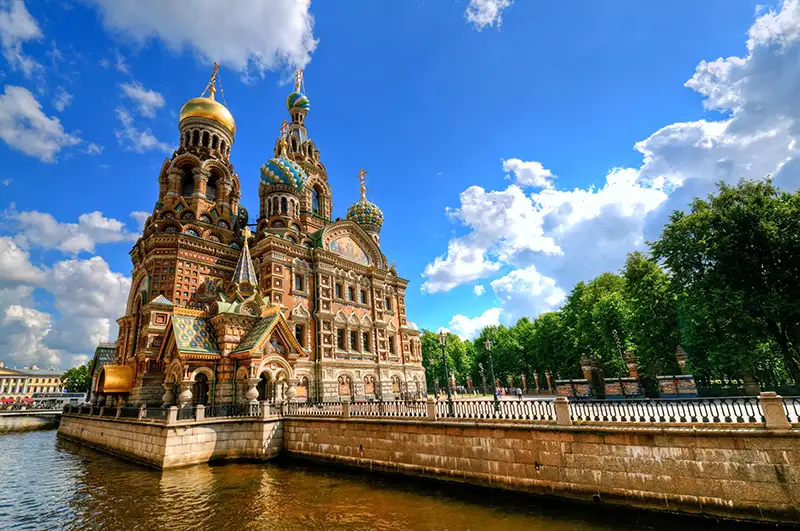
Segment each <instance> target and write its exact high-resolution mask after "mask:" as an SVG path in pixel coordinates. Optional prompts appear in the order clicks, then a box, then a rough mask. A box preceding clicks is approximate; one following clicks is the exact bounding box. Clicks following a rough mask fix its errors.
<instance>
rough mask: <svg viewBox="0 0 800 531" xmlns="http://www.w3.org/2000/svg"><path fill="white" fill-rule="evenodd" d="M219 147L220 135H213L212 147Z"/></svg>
mask: <svg viewBox="0 0 800 531" xmlns="http://www.w3.org/2000/svg"><path fill="white" fill-rule="evenodd" d="M217 147H219V137H218V136H217V135H212V136H211V149H217Z"/></svg>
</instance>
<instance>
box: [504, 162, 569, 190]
mask: <svg viewBox="0 0 800 531" xmlns="http://www.w3.org/2000/svg"><path fill="white" fill-rule="evenodd" d="M503 171H505V172H509V173H513V174H514V180H515V181H516V183H517V184H518V185H519V186H520V187H524V188H527V187H534V188H549V187H550V186H552V183H551V181H552V180H553V179H555V178H556V176H555V175H553V172H551V171H550V170H548V169H546V168H545V167H544V166H542V163H541V162H536V161H530V162H524V161H521V160H520V159H508V160H504V161H503Z"/></svg>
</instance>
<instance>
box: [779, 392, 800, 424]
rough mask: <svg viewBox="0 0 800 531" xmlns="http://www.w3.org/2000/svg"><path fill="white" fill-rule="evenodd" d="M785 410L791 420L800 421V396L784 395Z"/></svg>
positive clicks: (793, 421)
mask: <svg viewBox="0 0 800 531" xmlns="http://www.w3.org/2000/svg"><path fill="white" fill-rule="evenodd" d="M783 410H784V412H785V413H786V418H787V419H788V420H789V422H792V423H797V422H800V397H797V396H790V397H783Z"/></svg>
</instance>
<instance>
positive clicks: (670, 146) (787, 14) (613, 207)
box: [423, 0, 800, 319]
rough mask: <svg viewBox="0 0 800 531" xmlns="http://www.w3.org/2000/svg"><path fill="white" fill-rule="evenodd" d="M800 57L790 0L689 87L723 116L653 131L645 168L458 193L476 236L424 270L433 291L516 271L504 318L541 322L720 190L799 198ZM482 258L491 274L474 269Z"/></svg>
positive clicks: (799, 5)
mask: <svg viewBox="0 0 800 531" xmlns="http://www.w3.org/2000/svg"><path fill="white" fill-rule="evenodd" d="M798 56H800V0H787V1H785V2H784V3H783V4H782V6H781V9H780V10H777V11H768V12H761V13H759V14H758V15H757V19H756V20H755V22H754V23H753V25H752V27H751V28H750V30H749V32H748V40H747V43H746V54H745V55H744V56H743V57H735V56H734V57H728V58H725V59H723V58H720V59H716V60H713V61H701V62H700V63H699V64H698V65H697V68H696V69H695V72H694V74H693V75H692V77H691V79H689V80H688V81H687V82H686V87H688V88H690V89H691V90H694V91H695V92H697V93H699V94H700V95H701V96H703V97H704V101H703V105H704V107H705V108H706V109H710V110H717V111H720V113H721V114H720V116H719V117H718V119H716V120H710V119H705V120H697V121H693V122H676V123H673V124H670V125H667V126H665V127H663V128H661V129H659V130H658V131H655V132H654V133H653V134H652V135H650V136H649V137H648V138H646V139H645V140H642V141H641V142H638V143H636V145H635V146H634V147H635V149H636V150H638V151H639V152H640V153H641V154H642V164H641V165H640V166H639V167H638V168H614V169H612V170H610V171H609V172H608V173H607V174H606V175H605V177H604V179H603V180H604V183H603V185H602V186H592V187H589V188H576V189H573V190H561V189H557V187H556V186H555V185H554V183H553V182H552V179H551V175H552V174H551V173H550V172H548V171H547V170H546V169H545V168H544V166H543V165H542V164H541V163H538V162H523V161H520V160H519V159H508V160H506V161H504V164H503V170H504V171H505V172H510V173H511V174H513V176H514V179H515V182H514V184H512V185H510V186H509V187H508V188H507V189H505V190H502V191H488V192H487V191H485V190H484V189H483V188H480V187H478V186H471V187H469V188H468V189H467V190H465V191H464V192H463V193H462V194H461V196H460V200H461V206H460V207H458V208H457V209H455V210H453V211H450V216H451V217H452V218H454V219H456V220H458V221H460V222H461V223H462V224H463V226H464V227H466V228H468V229H469V231H468V232H467V233H466V234H465V235H463V236H459V237H457V238H453V239H451V240H450V242H449V244H448V253H447V254H446V255H444V256H440V257H437V258H436V259H435V260H434V261H433V262H431V263H430V264H429V265H428V267H427V268H426V269H425V273H424V275H423V276H424V277H425V284H424V285H423V286H424V288H425V290H426V291H428V292H431V293H433V292H436V291H446V290H449V289H452V288H454V287H455V286H458V285H460V284H464V283H471V282H474V281H475V280H478V279H480V278H484V277H488V276H490V275H492V274H495V273H496V272H497V271H499V269H500V268H501V267H503V268H505V267H510V268H512V269H511V272H510V273H508V274H507V275H505V276H504V277H502V278H500V279H497V280H494V281H493V282H492V283H491V285H492V288H493V289H494V291H495V294H496V295H497V297H498V299H499V300H500V301H501V305H502V310H503V313H504V315H506V316H508V315H511V316H514V317H520V316H522V315H530V316H534V315H536V314H538V313H541V312H543V311H547V310H548V309H552V308H555V307H557V305H558V304H560V301H561V299H562V298H563V291H564V290H569V289H571V288H572V286H573V284H574V283H575V282H577V281H579V280H587V279H590V278H592V277H594V276H596V275H598V274H600V273H601V272H603V271H614V270H618V269H619V268H620V267H622V265H623V263H624V260H625V255H626V253H628V252H630V251H632V250H635V249H640V248H642V247H644V242H645V240H651V239H656V238H658V237H659V235H660V233H661V230H662V228H663V225H664V223H665V222H666V221H667V220H668V215H669V214H670V213H671V212H672V211H673V210H676V209H683V208H685V207H686V206H687V205H688V204H689V202H690V201H691V200H692V198H693V197H696V196H700V197H702V196H705V195H706V194H708V193H710V192H712V191H713V189H714V183H716V182H718V181H724V182H735V181H737V180H738V179H740V178H742V177H745V178H763V177H764V176H766V175H768V174H771V175H773V177H774V179H775V182H776V184H777V185H778V186H780V187H782V188H784V189H786V190H790V191H794V190H796V189H797V188H798V185H800V157H798V153H797V148H798V145H799V144H798V143H797V134H798V132H800V131H798V123H800V122H798V119H800V100H798V99H797V97H796V95H797V94H798V93H800V62H798V61H797V57H798ZM512 161H513V163H512ZM528 185H530V186H531V187H535V188H540V190H538V191H534V192H533V193H530V194H529V195H525V194H524V193H523V192H522V191H521V189H520V186H528ZM500 198H502V199H503V201H500V200H499V199H500ZM510 198H514V199H513V200H512V199H510ZM510 205H513V206H510ZM550 242H551V244H550ZM452 249H455V250H456V251H457V252H452V251H451V250H452ZM554 251H555V252H554ZM474 257H480V259H481V262H478V263H489V264H492V265H493V267H492V268H488V267H484V268H476V267H474V264H475V263H476V260H475V259H474ZM465 319H466V318H465Z"/></svg>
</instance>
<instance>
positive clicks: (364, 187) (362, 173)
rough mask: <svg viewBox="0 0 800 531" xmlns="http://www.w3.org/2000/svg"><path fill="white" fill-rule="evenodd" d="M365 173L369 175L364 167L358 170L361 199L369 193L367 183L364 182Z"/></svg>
mask: <svg viewBox="0 0 800 531" xmlns="http://www.w3.org/2000/svg"><path fill="white" fill-rule="evenodd" d="M365 175H367V171H366V170H365V169H364V168H361V170H359V172H358V180H359V181H361V199H365V198H366V194H367V185H366V184H365V182H364V181H365V179H364V176H365Z"/></svg>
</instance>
